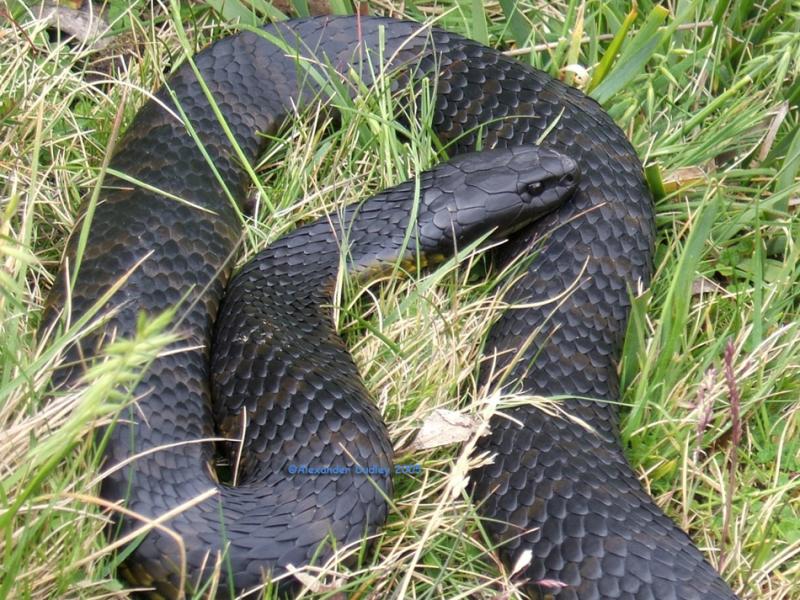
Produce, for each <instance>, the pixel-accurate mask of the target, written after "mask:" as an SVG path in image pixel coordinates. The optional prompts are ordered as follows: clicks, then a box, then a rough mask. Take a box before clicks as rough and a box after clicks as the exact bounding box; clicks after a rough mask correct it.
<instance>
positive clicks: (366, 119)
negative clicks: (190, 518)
mask: <svg viewBox="0 0 800 600" xmlns="http://www.w3.org/2000/svg"><path fill="white" fill-rule="evenodd" d="M109 4H110V12H109V19H110V20H111V21H112V28H111V29H112V31H113V33H114V34H116V35H118V36H120V37H118V38H116V40H117V42H118V44H117V45H113V44H112V46H111V47H110V50H107V51H106V55H108V54H111V55H113V56H115V57H116V56H123V59H121V60H110V59H105V60H102V61H100V62H98V59H100V58H101V56H100V55H98V54H97V53H95V52H93V49H92V47H91V45H80V44H67V43H65V42H63V41H59V40H58V39H57V38H56V37H54V36H51V35H50V34H48V31H47V30H46V27H45V25H44V24H43V23H42V22H41V21H38V20H37V19H36V18H34V16H33V15H32V14H31V13H28V12H26V10H25V9H24V8H23V6H22V5H21V4H17V3H14V2H12V3H9V4H8V8H7V10H6V11H5V13H4V14H0V124H1V125H0V178H1V179H0V186H2V187H1V188H0V189H2V194H1V195H0V197H1V198H2V206H1V207H0V215H1V216H0V341H1V342H0V431H1V432H2V433H0V597H2V598H4V597H9V598H25V597H35V598H45V597H52V598H62V597H85V598H93V597H100V596H103V595H104V594H114V593H120V594H122V592H121V590H123V589H124V586H123V584H121V583H119V582H118V581H117V580H116V579H114V577H113V568H114V565H115V561H116V560H117V558H116V557H115V555H114V553H113V551H112V550H113V548H110V547H109V546H108V543H107V542H106V541H105V538H104V537H103V535H102V528H103V525H104V523H105V517H104V516H103V512H102V510H101V509H102V507H103V502H102V501H101V500H100V499H98V498H97V496H96V494H97V491H98V486H97V482H98V475H99V473H100V467H99V463H100V460H99V458H100V457H99V455H98V451H97V449H96V448H95V446H94V445H93V443H92V436H91V431H92V429H93V428H94V427H95V426H96V425H98V424H101V423H106V422H108V421H109V420H110V419H112V418H113V416H114V414H115V411H116V410H117V408H118V407H119V406H120V405H121V404H123V403H124V402H126V401H128V400H129V398H127V397H126V395H125V394H124V393H121V392H120V391H119V390H120V389H123V390H124V389H125V387H126V386H127V385H130V382H131V381H133V380H135V378H136V374H137V373H138V372H139V370H140V369H141V368H142V367H143V365H146V364H147V362H148V360H150V359H151V358H152V357H153V356H154V355H155V354H156V353H157V352H158V351H159V350H160V349H161V348H163V347H164V345H165V344H166V343H168V341H169V340H170V339H171V337H170V332H169V331H165V329H164V323H163V322H152V323H143V324H142V327H141V329H140V334H139V336H137V338H136V339H134V340H127V341H126V340H120V341H118V342H117V343H116V344H114V345H113V346H111V347H109V348H107V350H106V352H105V354H104V356H103V361H102V362H101V363H100V364H99V365H98V367H97V368H96V369H95V370H94V371H92V372H91V373H89V374H88V375H87V378H86V383H87V385H86V387H85V388H84V389H83V390H82V391H81V392H80V393H76V394H72V395H68V396H59V397H57V398H55V399H52V400H50V401H48V400H47V398H46V396H45V391H46V384H47V381H48V377H49V376H50V374H51V372H52V369H53V367H54V365H55V364H56V361H57V360H58V353H59V351H60V350H61V349H63V347H64V346H65V344H66V343H67V341H68V340H69V339H71V338H72V337H74V336H76V335H80V334H81V332H82V331H85V330H86V329H87V328H88V327H90V326H91V325H92V322H91V321H90V320H87V322H85V323H76V324H73V325H74V326H73V328H72V329H70V330H69V331H68V332H67V334H65V335H59V336H56V337H52V338H51V339H50V340H49V344H48V345H44V344H41V343H39V341H38V340H37V337H36V331H37V327H38V325H39V322H40V319H41V315H42V307H43V303H44V299H45V297H46V293H47V290H49V289H50V287H51V284H52V280H53V276H54V274H55V272H56V269H57V266H58V261H59V258H60V256H61V253H62V251H63V248H64V243H65V240H66V236H67V234H68V232H69V231H70V230H71V229H72V227H73V225H74V223H75V220H76V216H77V214H78V206H79V203H80V201H81V199H82V198H89V197H91V196H92V194H93V192H94V190H95V188H96V184H97V181H98V179H97V178H98V177H99V176H101V175H102V165H103V164H104V162H105V160H106V158H107V149H108V148H109V144H110V143H111V142H112V141H113V139H114V138H115V136H116V135H117V134H118V133H120V131H121V130H122V129H124V127H125V126H126V125H127V124H128V123H129V122H130V120H131V118H132V116H133V115H134V114H135V111H136V109H137V108H138V107H139V106H141V104H142V102H143V101H144V100H145V99H146V97H147V95H148V94H149V93H151V92H152V91H153V90H155V89H156V88H157V87H158V86H159V85H160V84H161V83H162V82H163V74H164V73H168V72H169V71H170V70H171V69H173V68H174V67H175V66H176V65H177V64H178V63H179V62H181V61H182V60H183V59H184V57H185V53H186V51H187V50H188V51H191V52H194V51H196V50H197V49H199V48H201V47H203V46H204V45H206V44H207V43H208V42H210V41H211V40H212V39H216V38H218V37H221V36H223V35H225V34H226V33H228V32H230V31H231V30H232V29H234V28H235V27H236V24H235V23H236V20H237V19H238V20H239V22H241V23H243V24H251V25H252V24H256V23H258V22H260V20H261V19H262V18H264V17H265V16H269V15H271V16H272V17H277V16H278V15H276V14H275V9H273V8H271V7H270V6H269V4H268V3H267V2H264V1H263V0H257V1H256V0H253V1H252V2H249V3H248V2H245V1H244V0H242V1H241V2H239V1H228V2H225V3H222V2H211V1H210V0H209V1H208V2H205V3H204V2H199V3H189V2H186V3H181V4H174V5H173V9H174V10H173V11H172V12H170V11H164V10H162V9H157V10H156V12H155V13H152V12H150V10H149V9H148V6H149V5H150V3H146V2H131V3H123V2H114V1H113V0H112V1H111V2H110V3H109ZM638 4H639V8H638V13H636V14H634V13H632V12H630V11H629V6H628V4H627V3H624V2H599V1H589V2H586V3H585V5H583V4H581V3H579V2H576V1H565V2H557V3H543V2H542V3H539V2H519V3H518V2H511V1H506V0H501V1H500V2H499V3H496V4H495V3H491V4H485V5H484V4H483V3H479V2H473V1H472V0H462V1H455V0H449V1H448V2H441V3H432V2H428V1H423V0H418V1H416V2H411V1H408V2H405V4H404V6H405V11H406V13H405V14H406V15H407V16H410V17H412V18H416V19H422V18H427V19H431V18H432V16H434V15H435V16H437V18H438V23H439V24H440V25H442V26H444V27H446V28H448V29H451V30H454V31H457V32H461V33H465V34H468V35H470V36H472V37H475V38H476V39H481V40H482V41H485V42H488V43H489V44H490V45H494V46H499V47H502V48H503V49H510V51H511V53H512V54H514V55H516V56H518V58H519V59H520V60H523V61H526V62H530V63H531V64H532V65H534V66H537V67H539V68H542V69H544V70H546V71H548V72H550V73H551V74H553V75H558V74H559V73H560V72H561V70H562V69H564V68H565V67H567V66H569V65H572V64H578V65H582V66H583V67H586V68H587V69H588V70H589V71H588V73H589V76H588V77H587V78H585V80H584V81H583V86H584V87H585V89H588V90H591V94H592V95H593V96H595V97H596V98H597V99H598V100H600V101H601V102H602V103H603V105H604V107H605V108H606V109H607V110H608V111H609V113H610V114H611V115H612V116H613V117H614V119H615V120H616V121H617V122H618V123H619V125H620V126H621V127H622V128H623V129H624V130H625V131H626V132H627V133H628V135H629V137H630V138H631V139H632V141H633V142H634V144H635V146H636V147H637V149H638V151H639V153H640V155H641V156H642V158H643V160H644V162H645V165H646V167H647V175H648V180H649V181H650V184H651V188H652V189H653V191H654V194H655V195H656V199H657V202H656V212H657V228H658V238H657V246H656V254H655V264H656V269H657V271H656V275H655V277H654V280H653V284H652V286H651V288H650V290H649V291H647V292H644V293H642V294H641V295H640V296H639V297H638V298H637V300H636V302H635V305H634V311H633V313H632V319H631V323H630V327H629V335H628V338H627V341H626V346H625V351H624V357H623V363H622V365H621V366H620V370H621V375H622V379H623V383H624V396H623V398H622V401H623V402H624V405H625V408H624V412H625V415H626V416H625V420H624V421H623V432H622V433H623V439H624V442H625V444H626V446H627V449H628V453H627V454H628V456H629V458H630V460H631V462H632V464H633V466H634V468H635V469H636V471H637V472H638V473H639V475H640V476H641V480H642V482H643V484H644V485H645V486H646V488H647V489H648V490H649V491H650V492H651V493H652V495H653V496H654V497H655V498H656V501H657V502H658V504H659V505H660V506H662V507H663V508H664V509H665V510H666V511H667V513H668V514H670V515H671V516H672V517H673V518H674V519H675V520H676V521H677V522H678V523H679V524H680V525H681V526H682V527H684V528H685V529H686V530H688V531H689V532H690V533H691V535H692V537H693V539H694V540H695V542H696V543H697V544H698V546H700V547H701V548H702V549H704V550H705V551H706V553H707V556H708V557H709V559H710V560H711V562H712V563H713V564H714V565H715V566H716V567H717V568H719V570H720V571H721V572H722V574H723V576H724V577H725V579H726V580H727V581H728V582H729V583H730V584H731V585H732V587H733V588H734V589H735V590H736V591H737V592H738V593H739V594H740V595H741V596H742V597H743V598H749V599H756V598H758V599H762V598H768V599H771V600H776V599H784V598H786V599H800V558H799V557H800V331H799V329H800V325H798V316H799V315H798V312H800V267H798V264H799V263H800V260H798V259H799V258H800V256H798V255H800V216H798V206H799V205H800V202H798V198H799V197H800V192H799V191H798V190H799V189H800V185H798V181H799V180H798V168H800V110H799V107H798V104H800V78H798V73H799V72H800V59H798V57H800V6H799V5H798V4H797V2H794V3H792V2H787V1H778V2H771V3H763V4H759V3H755V2H753V1H752V0H748V1H744V2H729V1H724V0H694V1H685V0H680V1H678V2H675V3H672V4H670V5H669V10H667V9H665V8H662V7H660V6H659V5H656V4H655V3H653V2H650V1H640V2H639V3H638ZM331 5H332V7H333V8H334V10H335V11H336V12H348V11H350V10H351V7H350V6H349V4H348V3H347V2H333V3H331ZM389 5H390V3H383V4H382V6H384V7H386V6H389ZM294 6H296V7H297V9H298V10H300V11H304V10H306V7H307V3H306V2H294ZM214 7H218V8H219V9H220V11H221V12H216V11H215V10H214ZM371 10H372V11H373V12H379V11H380V8H379V7H378V6H377V5H374V6H371ZM393 10H394V11H395V12H394V14H400V13H401V12H402V11H401V9H400V4H399V3H398V4H397V5H396V6H394V7H393ZM178 23H180V24H181V27H178V26H177V24H178ZM576 83H577V82H576ZM393 106H394V101H393V99H392V98H391V97H390V96H389V95H388V94H387V93H386V92H385V90H384V91H380V90H379V91H378V92H374V93H371V94H367V95H365V96H364V97H363V98H360V99H358V100H356V101H355V102H354V103H353V104H352V105H351V106H350V110H348V111H347V112H346V113H345V117H344V119H343V125H342V128H341V129H340V130H338V131H333V132H332V131H331V130H330V128H326V127H325V125H326V122H325V119H324V116H323V115H319V114H316V115H305V116H303V117H302V122H303V126H302V127H295V128H294V129H293V130H292V132H291V134H290V135H287V137H285V138H284V139H283V140H281V141H278V142H276V143H274V144H273V145H272V146H271V147H270V149H269V150H268V152H267V154H266V155H265V156H264V157H262V159H261V160H260V161H259V163H258V164H257V165H254V167H255V171H256V172H257V174H258V178H259V180H260V190H259V194H258V195H257V197H256V211H255V214H256V216H257V218H255V219H248V220H247V222H246V225H245V226H246V236H245V249H246V255H247V256H249V255H252V253H253V252H255V251H256V250H257V249H259V248H262V247H263V246H264V245H265V244H267V243H268V242H269V241H271V240H274V239H276V238H277V237H279V236H280V235H281V234H283V233H285V232H286V231H288V230H290V229H291V228H292V227H294V226H295V224H296V223H298V222H300V221H303V220H306V219H309V218H311V217H314V216H319V215H321V214H324V213H326V212H328V211H330V210H335V209H336V208H337V207H340V206H341V205H342V204H344V203H348V202H352V201H354V200H356V199H357V198H359V197H361V196H362V195H363V194H364V193H366V192H368V191H377V190H380V189H382V188H384V187H386V186H388V185H390V184H394V183H397V182H399V181H402V180H404V179H406V178H407V177H408V176H410V175H411V174H412V173H413V172H415V171H417V170H419V169H420V168H424V167H427V166H429V165H431V164H432V163H434V162H435V161H436V160H437V158H436V154H435V151H434V150H433V149H432V146H431V140H430V134H429V132H428V130H427V129H426V128H425V127H419V128H417V129H414V130H413V131H411V132H407V133H408V134H407V135H406V137H407V138H408V139H409V140H410V143H408V144H406V143H401V142H400V141H399V137H398V134H397V133H398V132H397V126H396V125H395V124H393V123H392V122H391V120H390V117H389V115H390V113H391V110H392V109H393ZM423 112H424V110H423ZM467 254H469V253H467ZM244 259H245V257H244V256H243V257H242V260H244ZM478 264H479V261H475V260H473V258H472V257H471V255H469V256H467V257H465V260H464V261H462V262H461V263H460V264H458V265H454V264H451V265H448V266H447V267H446V268H445V269H443V270H440V271H437V272H435V273H433V274H431V275H427V276H424V277H422V278H420V279H416V280H411V281H408V280H406V281H402V282H397V281H392V282H388V284H387V285H386V286H383V287H381V288H380V289H379V291H378V292H377V293H376V292H375V291H374V289H373V288H370V289H369V290H366V289H364V288H363V287H362V288H359V287H358V286H356V289H355V290H352V289H350V291H349V292H348V293H345V294H344V296H343V306H342V309H341V310H340V311H339V323H340V325H341V326H342V329H343V332H344V333H345V335H346V337H347V339H348V340H349V342H350V344H351V347H352V349H353V352H354V354H355V356H356V359H357V362H358V364H359V366H360V367H361V369H362V373H363V374H364V377H365V379H366V381H367V383H368V386H369V388H370V389H371V390H372V391H373V394H374V397H375V400H376V403H377V404H378V406H379V407H380V409H381V411H382V412H383V414H384V416H385V418H386V420H387V422H388V423H389V425H390V429H391V434H392V439H393V440H394V441H395V444H396V447H402V446H404V445H405V444H406V443H408V442H409V441H410V440H411V439H412V438H413V436H414V434H415V432H416V431H417V430H418V428H419V426H420V424H421V423H422V422H423V421H424V420H425V418H426V417H428V416H429V415H430V414H431V413H432V411H433V410H434V409H435V408H447V409H450V410H454V411H458V412H460V413H462V414H463V415H471V414H481V413H482V412H483V411H488V410H491V408H492V405H493V403H495V402H497V401H498V399H496V398H486V397H483V396H482V395H481V394H476V390H475V381H474V377H475V372H476V366H477V365H478V362H479V347H480V341H481V339H482V337H483V336H484V335H485V332H486V331H487V329H488V327H489V325H490V323H491V320H492V315H493V314H495V313H496V311H497V310H499V309H500V303H499V302H498V301H497V300H496V299H495V298H494V297H493V296H492V295H491V294H490V292H491V291H492V290H493V289H494V287H495V286H494V284H495V283H496V281H490V282H486V281H483V280H481V279H476V278H475V277H470V274H471V273H473V272H474V271H475V270H476V265H478ZM494 276H495V279H496V278H497V274H494ZM473 395H477V397H478V398H479V400H478V401H476V402H474V403H472V404H469V405H468V406H465V402H464V400H465V399H468V398H471V397H473ZM471 460H472V459H469V453H468V451H467V450H464V449H462V448H460V447H459V446H455V445H448V446H444V447H440V448H434V449H429V450H417V451H414V452H412V453H409V454H407V455H404V456H403V458H401V461H402V462H406V463H417V462H418V463H421V464H423V465H424V467H425V470H424V472H423V474H422V475H420V476H408V477H401V478H399V479H398V480H397V482H396V483H397V488H398V489H397V491H396V494H395V499H394V505H393V511H392V515H391V518H390V521H389V523H388V524H387V526H386V528H385V531H384V534H383V535H382V537H381V538H380V539H379V540H378V541H377V542H376V544H375V546H373V547H372V548H370V549H369V550H366V549H364V548H361V549H356V552H358V553H359V556H360V560H359V562H358V566H357V568H355V569H352V570H347V569H345V568H344V567H341V566H337V567H336V570H337V571H338V572H339V573H340V577H342V578H343V579H340V580H338V583H339V584H342V585H346V586H347V587H346V589H347V591H348V592H349V593H351V594H352V595H354V596H356V597H361V596H363V597H367V596H368V595H369V594H374V595H375V596H374V597H385V596H386V595H388V594H390V593H395V594H398V595H402V593H405V594H406V595H407V596H408V597H412V595H413V596H414V597H441V598H445V597H446V598H456V597H460V596H463V597H466V596H467V595H468V594H469V593H470V592H476V593H478V594H479V595H480V594H483V595H484V596H485V597H492V595H493V594H496V593H498V592H507V593H509V594H511V595H512V596H513V595H514V594H515V593H516V592H515V587H514V580H513V578H512V577H511V575H510V574H509V573H508V572H507V570H505V569H504V568H503V567H502V566H501V565H499V564H498V563H497V561H496V559H495V558H494V557H493V555H492V554H491V552H488V550H490V549H491V544H490V542H489V540H488V539H487V538H486V536H485V535H484V534H483V531H482V529H481V528H480V523H479V521H478V519H477V518H476V516H475V514H474V511H473V509H472V508H471V507H470V505H469V503H468V502H467V501H466V499H465V498H464V496H463V494H462V488H463V478H464V474H465V473H466V471H467V467H468V465H469V464H470V462H471ZM326 581H328V582H330V581H331V580H330V579H327V580H326Z"/></svg>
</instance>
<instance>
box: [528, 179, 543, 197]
mask: <svg viewBox="0 0 800 600" xmlns="http://www.w3.org/2000/svg"><path fill="white" fill-rule="evenodd" d="M542 187H544V186H543V185H542V182H541V181H533V182H531V183H529V184H528V185H527V188H528V193H529V194H532V195H536V194H538V193H539V192H541V191H542Z"/></svg>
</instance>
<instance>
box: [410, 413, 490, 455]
mask: <svg viewBox="0 0 800 600" xmlns="http://www.w3.org/2000/svg"><path fill="white" fill-rule="evenodd" d="M479 425H480V420H479V419H477V418H476V417H472V416H469V415H465V414H462V413H460V412H456V411H454V410H446V409H443V408H437V409H436V410H434V411H433V412H432V413H431V414H430V415H429V416H428V418H427V419H425V421H424V422H423V423H422V427H420V429H419V433H417V437H416V438H414V441H413V442H411V445H410V446H409V450H410V451H416V450H428V449H430V448H438V447H439V446H447V445H449V444H457V443H460V442H465V441H467V440H468V439H469V438H470V437H472V435H473V434H474V433H475V432H476V431H478V428H479Z"/></svg>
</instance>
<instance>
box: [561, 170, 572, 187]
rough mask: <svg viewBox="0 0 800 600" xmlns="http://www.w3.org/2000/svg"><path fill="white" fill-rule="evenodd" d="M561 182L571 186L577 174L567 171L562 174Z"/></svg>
mask: <svg viewBox="0 0 800 600" xmlns="http://www.w3.org/2000/svg"><path fill="white" fill-rule="evenodd" d="M559 183H561V185H566V186H571V185H573V184H574V183H575V175H573V174H572V173H566V174H564V175H562V176H561V179H560V180H559Z"/></svg>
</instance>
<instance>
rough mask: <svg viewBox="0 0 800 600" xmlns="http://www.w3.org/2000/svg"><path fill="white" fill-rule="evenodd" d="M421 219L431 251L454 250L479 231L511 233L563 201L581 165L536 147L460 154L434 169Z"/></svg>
mask: <svg viewBox="0 0 800 600" xmlns="http://www.w3.org/2000/svg"><path fill="white" fill-rule="evenodd" d="M431 175H432V177H434V181H432V182H430V185H428V186H424V188H423V189H425V193H424V195H423V196H422V201H421V205H420V214H419V218H418V223H419V233H420V243H421V245H422V247H423V249H424V250H425V251H427V252H439V253H442V254H451V253H452V251H453V244H454V243H455V244H456V245H458V246H463V245H465V244H469V243H471V242H473V241H475V240H477V239H480V237H481V236H483V235H485V234H487V233H490V232H491V233H492V237H495V238H499V237H504V236H507V235H509V234H511V233H513V232H515V231H517V230H518V229H520V228H522V227H525V226H526V225H528V224H529V223H531V222H532V221H534V220H536V219H538V218H540V217H542V216H543V215H546V214H547V213H549V212H551V211H553V210H554V209H556V208H558V207H559V206H561V205H562V204H563V203H564V202H565V201H566V200H568V199H569V198H570V196H571V195H572V194H573V192H574V191H575V188H576V187H577V185H578V180H579V171H578V165H577V164H576V163H575V161H574V160H572V159H571V158H569V157H567V156H565V155H563V154H560V153H558V152H555V151H553V150H549V149H545V148H540V147H537V146H514V147H511V148H503V149H497V150H488V151H483V152H475V153H470V154H463V155H460V156H457V157H456V158H455V159H453V160H452V161H450V162H448V163H446V164H444V165H440V166H439V167H437V168H436V169H435V170H434V171H432V172H431Z"/></svg>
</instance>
